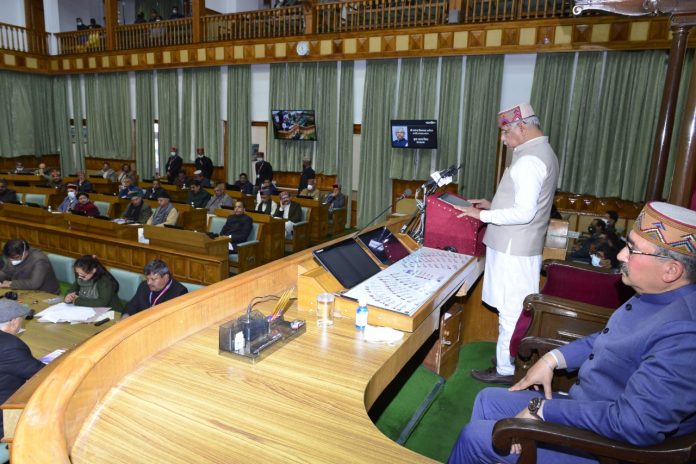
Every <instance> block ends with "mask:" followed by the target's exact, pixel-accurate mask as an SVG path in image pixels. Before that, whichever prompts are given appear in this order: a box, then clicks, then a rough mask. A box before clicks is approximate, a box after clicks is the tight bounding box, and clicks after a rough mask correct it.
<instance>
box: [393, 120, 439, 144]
mask: <svg viewBox="0 0 696 464" xmlns="http://www.w3.org/2000/svg"><path fill="white" fill-rule="evenodd" d="M390 127H391V132H390V137H391V141H392V148H413V149H416V148H437V121H436V120H434V119H428V120H425V119H392V121H391V126H390Z"/></svg>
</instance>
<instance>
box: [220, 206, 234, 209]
mask: <svg viewBox="0 0 696 464" xmlns="http://www.w3.org/2000/svg"><path fill="white" fill-rule="evenodd" d="M220 209H232V210H233V209H234V206H228V205H220Z"/></svg>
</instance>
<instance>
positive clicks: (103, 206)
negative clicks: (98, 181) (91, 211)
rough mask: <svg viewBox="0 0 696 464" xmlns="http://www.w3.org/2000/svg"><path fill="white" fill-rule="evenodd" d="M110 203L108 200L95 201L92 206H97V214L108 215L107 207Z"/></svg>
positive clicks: (109, 206) (108, 207)
mask: <svg viewBox="0 0 696 464" xmlns="http://www.w3.org/2000/svg"><path fill="white" fill-rule="evenodd" d="M111 205H112V203H109V202H108V201H95V202H94V206H96V207H97V209H98V210H99V214H101V215H102V216H110V214H109V209H110V208H111Z"/></svg>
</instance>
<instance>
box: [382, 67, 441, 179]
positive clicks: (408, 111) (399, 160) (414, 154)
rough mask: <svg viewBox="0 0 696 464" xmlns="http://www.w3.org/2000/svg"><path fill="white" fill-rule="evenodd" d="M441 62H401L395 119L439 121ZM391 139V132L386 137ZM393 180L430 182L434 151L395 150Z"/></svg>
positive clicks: (392, 167) (392, 169) (392, 161)
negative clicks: (429, 176)
mask: <svg viewBox="0 0 696 464" xmlns="http://www.w3.org/2000/svg"><path fill="white" fill-rule="evenodd" d="M437 75H438V59H437V58H415V59H408V60H401V66H400V72H399V88H398V90H397V97H396V98H397V102H396V108H393V111H394V112H393V113H392V116H393V119H436V117H437V116H436V115H437V108H436V107H435V105H436V104H437V98H436V91H437ZM385 134H387V135H388V136H391V135H390V132H389V130H387V132H386V133H385ZM390 151H391V155H392V156H391V166H390V176H391V177H392V178H393V179H408V180H412V179H427V177H428V175H429V174H430V164H431V157H432V156H433V152H434V150H421V149H419V150H413V149H398V148H392V149H391V150H390Z"/></svg>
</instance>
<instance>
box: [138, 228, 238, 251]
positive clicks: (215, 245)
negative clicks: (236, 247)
mask: <svg viewBox="0 0 696 464" xmlns="http://www.w3.org/2000/svg"><path fill="white" fill-rule="evenodd" d="M143 227H144V235H145V238H147V239H148V240H150V245H154V246H162V247H166V248H174V249H177V250H183V251H189V252H191V253H199V254H206V255H209V256H215V257H220V258H222V257H224V258H225V259H227V257H228V256H229V247H228V245H229V243H230V239H229V238H228V237H216V238H210V237H209V236H208V235H207V234H205V233H202V232H194V231H192V230H185V229H175V228H173V227H160V226H149V225H144V226H143Z"/></svg>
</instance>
